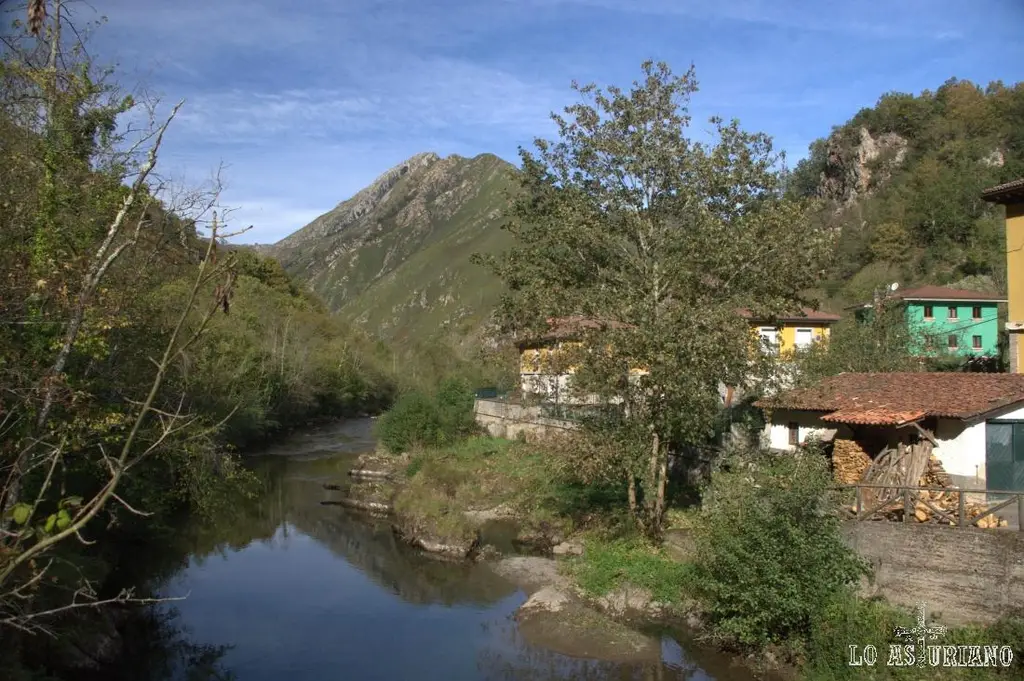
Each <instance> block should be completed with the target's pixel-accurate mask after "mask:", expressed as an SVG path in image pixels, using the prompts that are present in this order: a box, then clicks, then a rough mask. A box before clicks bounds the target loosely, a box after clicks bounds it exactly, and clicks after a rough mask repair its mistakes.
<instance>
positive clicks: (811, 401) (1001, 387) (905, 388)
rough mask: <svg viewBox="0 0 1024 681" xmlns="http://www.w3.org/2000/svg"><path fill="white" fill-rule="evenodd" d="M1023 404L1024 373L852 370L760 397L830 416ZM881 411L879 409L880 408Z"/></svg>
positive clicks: (967, 414) (967, 413) (963, 413)
mask: <svg viewBox="0 0 1024 681" xmlns="http://www.w3.org/2000/svg"><path fill="white" fill-rule="evenodd" d="M1018 402H1024V374H983V373H959V372H910V373H864V374H859V373H849V374H839V375H838V376H831V377H829V378H826V379H824V380H822V381H820V382H819V383H818V384H817V385H814V386H811V387H809V388H801V389H796V390H787V391H785V392H783V393H781V394H779V395H777V396H775V397H772V398H767V399H763V400H759V401H758V402H757V403H756V405H757V406H758V407H762V408H776V409H795V410H801V411H823V412H835V413H830V414H828V415H827V418H833V419H834V418H851V417H859V418H861V419H868V420H865V421H843V422H844V423H858V422H864V423H867V422H869V420H870V419H880V420H884V419H883V417H885V418H888V419H890V421H891V419H893V418H907V419H909V418H910V417H911V416H914V415H916V414H917V413H918V412H921V416H918V418H921V417H923V416H944V417H948V418H959V419H968V418H972V417H975V416H980V415H982V414H985V413H988V412H990V411H993V410H995V409H999V408H1000V407H1005V406H1008V405H1011V404H1016V403H1018ZM878 410H881V411H878Z"/></svg>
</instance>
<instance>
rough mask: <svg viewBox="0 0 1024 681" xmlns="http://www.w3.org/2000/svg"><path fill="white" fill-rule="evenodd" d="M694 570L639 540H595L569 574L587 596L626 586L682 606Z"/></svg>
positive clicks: (575, 560) (573, 565)
mask: <svg viewBox="0 0 1024 681" xmlns="http://www.w3.org/2000/svg"><path fill="white" fill-rule="evenodd" d="M691 570H692V568H691V567H690V566H689V565H687V564H685V563H680V562H677V561H675V560H672V558H670V557H669V556H668V555H667V554H666V553H665V551H664V550H663V549H661V548H658V547H655V546H651V545H650V544H648V543H647V542H646V541H644V540H643V539H640V538H638V537H620V538H614V539H602V538H599V537H596V536H591V537H589V538H588V540H587V542H586V552H585V554H584V555H583V556H581V557H579V558H576V559H573V560H572V561H571V562H570V563H569V571H570V573H571V574H572V576H573V577H574V578H575V579H576V582H577V583H578V584H579V585H580V587H581V588H582V589H583V590H584V591H586V592H587V593H589V594H591V595H594V596H603V595H605V594H607V593H608V592H610V591H612V590H614V589H615V588H617V587H619V586H622V585H624V584H631V585H633V586H637V587H641V588H644V589H647V590H648V591H650V592H651V593H652V594H654V597H655V598H656V599H657V600H659V601H662V602H664V603H679V602H680V601H681V600H682V598H683V594H684V592H685V591H686V585H687V584H688V582H689V580H690V574H691Z"/></svg>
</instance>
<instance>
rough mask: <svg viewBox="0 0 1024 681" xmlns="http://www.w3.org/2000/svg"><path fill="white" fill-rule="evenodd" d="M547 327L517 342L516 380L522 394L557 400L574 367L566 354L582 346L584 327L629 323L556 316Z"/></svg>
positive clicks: (563, 393) (563, 395) (640, 371)
mask: <svg viewBox="0 0 1024 681" xmlns="http://www.w3.org/2000/svg"><path fill="white" fill-rule="evenodd" d="M548 326H549V330H548V332H547V333H545V334H544V335H542V336H539V337H537V338H532V339H529V340H524V341H520V342H519V343H518V348H519V381H520V388H521V390H522V392H523V394H532V395H539V396H544V397H547V398H549V399H555V400H557V401H566V400H567V398H568V397H569V391H568V388H569V377H570V376H572V374H574V373H575V367H573V366H571V365H568V366H566V362H567V358H566V355H568V354H569V353H570V351H576V350H578V349H579V348H581V347H582V343H581V341H580V340H579V338H580V336H582V334H583V333H584V332H585V331H587V330H601V329H622V328H628V327H629V325H628V324H623V323H621V322H615V321H600V320H595V319H588V318H586V317H559V318H554V319H549V320H548ZM644 373H646V371H645V370H644V369H640V368H636V369H631V370H630V374H632V375H634V376H638V375H640V374H644Z"/></svg>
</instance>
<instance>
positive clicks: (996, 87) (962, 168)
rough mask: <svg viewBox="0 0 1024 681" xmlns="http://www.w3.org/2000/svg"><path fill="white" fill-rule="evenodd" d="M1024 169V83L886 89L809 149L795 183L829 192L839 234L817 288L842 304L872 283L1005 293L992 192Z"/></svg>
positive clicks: (826, 213) (998, 214)
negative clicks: (987, 192)
mask: <svg viewBox="0 0 1024 681" xmlns="http://www.w3.org/2000/svg"><path fill="white" fill-rule="evenodd" d="M1021 175H1024V83H1017V84H1015V85H1012V86H1005V85H1003V84H1002V83H998V82H997V83H992V84H990V85H988V86H987V87H986V88H981V87H979V86H977V85H975V84H973V83H971V82H969V81H960V80H956V79H951V80H949V81H947V82H946V83H944V84H943V85H942V86H941V87H939V88H938V89H937V90H935V91H934V92H931V91H924V92H922V93H921V94H920V95H916V96H915V95H912V94H904V93H888V94H886V95H883V96H882V97H881V98H880V99H879V100H878V103H877V104H876V105H875V106H874V107H873V108H868V109H863V110H861V111H860V112H858V113H857V114H856V115H855V116H854V117H853V118H852V119H851V120H850V121H848V122H847V123H845V124H843V125H841V126H838V127H835V128H833V132H832V134H831V135H830V136H829V137H827V138H825V139H819V140H817V141H815V142H814V143H813V144H811V147H810V155H809V157H808V158H807V159H806V160H804V161H801V162H800V163H799V164H798V165H797V167H796V169H795V171H794V172H793V174H792V177H791V178H790V190H791V191H793V192H795V193H797V194H801V195H804V196H816V197H818V198H821V199H824V201H825V204H826V206H825V209H824V210H823V212H822V214H821V215H820V216H819V219H820V220H822V221H823V222H824V223H825V224H827V225H829V226H831V227H832V228H833V229H835V230H836V232H837V237H838V243H837V248H836V253H835V259H834V262H833V263H832V265H831V267H830V268H829V270H828V271H827V273H826V276H825V278H824V281H823V282H822V288H821V291H820V293H821V295H822V297H823V298H825V299H827V300H828V301H829V303H830V306H831V307H833V308H835V309H837V308H839V307H841V305H842V304H844V303H853V302H857V301H861V300H866V299H870V297H871V292H872V290H873V289H874V288H875V287H876V286H880V285H884V284H889V283H891V282H893V281H897V282H899V283H900V284H903V285H917V284H941V285H949V286H963V287H968V288H976V289H989V290H993V291H1001V290H1005V276H1006V275H1005V244H1004V233H1003V229H1004V228H1003V221H1002V209H1001V208H998V207H994V206H991V205H990V204H987V203H985V202H983V201H982V200H981V199H980V198H979V193H980V192H981V190H982V189H983V188H985V187H989V186H993V185H996V184H999V183H1001V182H1004V181H1007V180H1010V179H1014V178H1016V177H1020V176H1021Z"/></svg>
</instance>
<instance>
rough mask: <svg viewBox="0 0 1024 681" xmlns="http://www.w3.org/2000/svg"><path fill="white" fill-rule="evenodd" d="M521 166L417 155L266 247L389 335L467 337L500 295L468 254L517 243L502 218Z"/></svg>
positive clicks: (330, 299)
mask: <svg viewBox="0 0 1024 681" xmlns="http://www.w3.org/2000/svg"><path fill="white" fill-rule="evenodd" d="M514 173H515V169H514V167H513V166H512V165H510V164H509V163H507V162H505V161H503V160H501V159H499V158H498V157H496V156H493V155H491V154H484V155H481V156H477V157H476V158H472V159H466V158H462V157H459V156H450V157H448V158H444V159H442V158H440V157H438V156H437V155H436V154H418V155H416V156H414V157H412V158H410V159H408V160H407V161H405V162H404V163H401V164H399V165H398V166H396V167H395V168H392V169H391V170H389V171H387V172H386V173H384V174H383V175H381V176H380V177H379V178H377V180H375V181H374V182H373V183H372V184H371V185H370V186H369V187H367V188H366V189H363V190H362V191H360V192H359V193H358V194H356V195H355V196H353V197H352V198H351V199H348V200H347V201H344V202H342V203H340V204H339V205H338V206H337V207H335V208H334V209H333V210H331V211H330V212H328V213H325V214H324V215H322V216H320V217H319V218H317V219H316V220H314V221H313V222H311V223H310V224H309V225H307V226H305V227H303V228H302V229H300V230H299V231H297V232H295V233H294V234H292V235H290V236H288V237H287V238H285V239H283V240H282V241H280V242H278V243H276V244H274V245H272V246H269V247H265V248H264V249H263V250H264V251H265V252H267V253H269V254H270V255H273V256H274V257H276V258H277V259H278V260H279V261H280V262H281V264H282V265H283V266H284V268H285V269H286V270H287V271H288V272H289V273H290V274H291V275H293V276H295V277H297V278H298V279H299V280H300V281H302V282H303V283H304V284H306V285H307V286H308V287H309V288H311V289H312V290H313V291H315V292H316V293H318V294H319V295H320V296H321V297H322V298H323V299H324V300H325V301H326V302H327V304H328V305H329V306H330V307H331V309H333V310H335V311H336V312H337V313H338V314H339V315H340V316H342V317H344V318H346V319H350V320H353V321H355V322H357V323H358V324H359V325H360V326H362V327H363V328H364V329H366V330H367V331H369V332H370V333H373V334H375V335H377V336H378V337H380V338H382V339H384V340H388V341H390V342H393V343H403V342H412V341H416V342H423V341H427V340H431V339H435V338H439V339H443V340H445V341H456V342H465V341H467V340H468V339H469V338H471V337H473V336H475V332H476V331H477V330H479V329H480V327H481V326H482V324H483V322H484V321H485V320H486V318H487V316H488V315H489V313H490V310H491V309H493V306H494V303H495V301H496V300H497V297H498V295H499V294H500V285H499V283H498V282H497V281H495V280H493V278H492V277H491V276H490V275H489V274H488V272H487V271H486V270H484V269H483V268H481V267H479V266H477V265H473V264H471V263H470V261H469V260H470V255H471V254H472V253H474V252H485V253H492V252H496V251H500V250H502V249H504V248H505V247H506V246H507V245H508V244H509V239H510V238H509V235H508V234H507V233H506V232H504V231H503V230H501V229H500V225H501V221H502V220H503V217H502V216H503V213H504V208H505V206H506V205H507V202H508V199H507V192H508V191H509V190H510V189H511V188H512V186H513V179H514V178H513V175H514Z"/></svg>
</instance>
